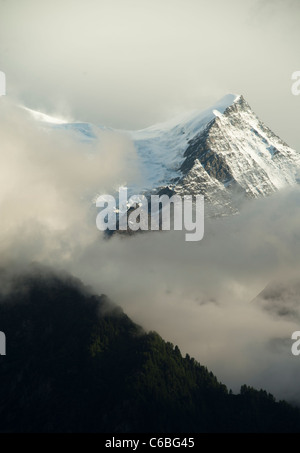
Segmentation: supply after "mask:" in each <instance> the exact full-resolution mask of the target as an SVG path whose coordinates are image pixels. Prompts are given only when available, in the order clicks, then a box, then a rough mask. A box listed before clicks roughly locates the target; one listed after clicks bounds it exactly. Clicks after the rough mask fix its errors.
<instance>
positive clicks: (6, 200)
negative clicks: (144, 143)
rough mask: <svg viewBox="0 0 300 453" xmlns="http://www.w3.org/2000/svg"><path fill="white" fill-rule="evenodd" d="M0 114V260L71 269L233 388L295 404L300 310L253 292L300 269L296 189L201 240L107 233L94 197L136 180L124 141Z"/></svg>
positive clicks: (13, 112) (4, 104)
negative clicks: (285, 311)
mask: <svg viewBox="0 0 300 453" xmlns="http://www.w3.org/2000/svg"><path fill="white" fill-rule="evenodd" d="M0 122H1V129H0V143H1V153H0V168H1V175H2V176H1V180H0V194H1V195H0V209H1V213H2V216H1V219H2V220H1V226H0V268H9V269H11V270H12V272H22V271H23V270H24V271H25V270H26V271H27V270H28V268H29V266H30V265H31V263H36V264H41V265H45V266H49V267H50V268H54V269H56V271H57V272H60V271H61V272H62V273H63V274H65V272H69V273H70V274H72V275H74V276H75V277H78V278H80V279H81V280H82V281H83V283H84V284H87V285H90V286H91V287H92V288H93V289H94V291H95V292H97V293H99V294H103V293H104V294H107V295H108V296H109V297H110V298H111V299H112V300H113V301H114V302H115V303H117V304H119V305H120V306H121V307H122V308H123V309H124V311H125V312H126V313H127V314H128V315H129V316H131V317H132V319H133V320H134V321H135V322H137V323H140V324H141V325H142V326H143V327H144V328H145V329H147V330H156V331H158V332H159V333H160V334H161V335H162V336H163V337H164V338H165V339H166V340H169V341H171V342H173V343H175V344H178V345H179V347H180V349H181V351H182V352H183V353H186V352H188V353H189V354H190V355H192V356H194V357H195V358H196V359H197V360H199V361H200V362H201V363H202V364H204V365H206V366H208V368H209V369H211V370H212V371H213V372H214V373H215V374H216V375H217V376H218V377H219V379H221V380H222V381H223V382H224V383H225V384H226V385H228V386H229V387H230V388H232V389H233V390H235V391H237V390H238V389H239V387H240V386H241V385H242V384H244V383H247V384H249V385H254V386H255V387H262V388H266V389H267V390H268V391H270V392H273V393H274V394H275V396H277V397H280V398H285V399H288V400H291V401H297V402H298V403H299V402H300V394H299V384H298V382H299V377H300V376H299V365H298V360H299V359H297V358H295V357H293V356H292V354H291V346H292V341H291V335H292V333H293V332H294V331H296V330H299V317H298V316H296V317H288V316H286V317H284V316H278V304H279V305H280V306H281V307H284V306H285V304H287V306H288V307H291V301H290V298H289V299H288V300H287V301H285V299H284V296H283V297H282V299H281V300H280V301H279V302H278V301H277V304H276V305H275V306H274V307H272V304H271V305H270V306H268V307H267V308H268V309H266V307H265V306H263V305H262V304H260V303H259V302H258V301H256V300H254V299H255V298H256V296H257V295H258V294H259V293H260V292H261V291H262V290H263V289H264V288H265V287H266V286H267V285H268V284H271V285H272V282H273V281H274V280H275V281H277V280H278V279H279V278H280V279H281V280H282V281H283V282H285V281H288V280H289V279H290V278H291V277H297V276H299V271H300V269H299V267H300V263H299V253H300V233H299V232H300V206H299V196H300V189H299V188H292V189H288V190H285V191H283V192H280V193H277V194H275V195H273V196H272V197H270V198H268V199H262V200H256V201H252V202H248V203H247V204H246V205H245V206H244V207H243V209H242V211H241V213H240V214H239V215H238V216H233V217H228V218H226V219H219V220H214V221H212V220H206V224H205V236H204V239H203V241H201V242H198V243H193V244H191V243H187V242H186V241H185V232H150V233H146V234H140V235H136V236H133V237H126V238H123V239H122V238H120V237H118V235H116V236H115V237H113V238H112V239H110V240H107V239H105V238H104V237H103V234H102V233H100V232H99V231H98V230H97V227H96V216H97V209H96V208H95V206H94V204H93V200H94V199H95V195H97V194H98V193H103V191H105V193H110V191H112V190H115V189H116V187H118V185H121V184H126V181H129V180H130V181H135V180H136V181H138V179H139V178H140V177H141V175H140V172H139V168H138V164H137V159H136V152H135V149H134V146H133V144H132V143H131V142H130V140H129V139H128V137H126V136H123V135H122V134H120V133H112V132H105V131H104V132H99V136H98V140H95V141H93V142H82V141H79V140H78V136H77V135H74V133H72V132H70V131H61V130H57V129H55V128H52V129H49V128H45V127H43V126H42V125H41V123H38V122H36V121H35V120H33V119H32V118H31V116H30V115H29V114H28V113H27V112H26V111H24V110H23V109H20V108H19V107H17V106H16V105H15V104H14V103H12V102H10V101H9V100H7V99H6V100H2V99H1V103H0ZM283 294H284V292H283ZM295 303H296V302H294V305H295Z"/></svg>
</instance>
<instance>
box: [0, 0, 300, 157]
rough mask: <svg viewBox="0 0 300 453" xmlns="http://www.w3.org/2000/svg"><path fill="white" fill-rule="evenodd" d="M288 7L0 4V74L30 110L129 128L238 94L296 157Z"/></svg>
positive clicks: (276, 3)
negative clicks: (230, 94) (293, 151)
mask: <svg viewBox="0 0 300 453" xmlns="http://www.w3.org/2000/svg"><path fill="white" fill-rule="evenodd" d="M299 13H300V2H299V0H271V1H270V0H243V1H240V0H227V1H224V0H215V1H214V2H212V1H211V0H163V1H162V0H151V1H150V0H85V1H82V0H81V1H79V0H52V1H51V2H49V1H48V0H47V1H46V0H9V1H8V0H0V69H1V70H3V71H5V72H6V74H7V79H8V87H7V88H8V95H10V96H13V97H18V98H19V99H21V101H22V102H25V103H26V104H27V105H28V106H30V107H32V108H38V109H42V110H45V111H46V112H48V113H53V112H54V113H55V112H59V113H63V114H68V115H71V116H72V117H73V118H75V119H80V120H84V121H91V122H95V123H101V124H105V125H110V126H114V127H119V128H133V129H136V128H140V127H143V126H147V125H151V124H152V123H155V122H159V121H161V120H164V119H167V118H169V117H170V116H172V115H173V114H176V113H178V112H180V111H182V110H189V109H194V108H197V109H203V108H205V107H207V106H210V105H211V104H212V103H213V102H214V101H215V100H217V99H218V98H221V97H222V96H223V95H225V94H226V93H228V92H234V93H239V94H240V93H241V94H244V96H245V97H246V98H247V100H248V102H249V103H250V105H252V107H253V108H254V110H255V111H256V112H257V113H258V115H259V116H260V117H261V118H262V119H263V120H264V121H265V122H266V123H267V124H268V125H270V127H271V128H272V129H274V131H275V132H276V133H278V134H279V135H280V136H282V138H283V139H285V140H286V141H287V142H288V143H289V144H290V145H291V146H294V147H297V148H298V149H300V138H299V133H298V131H297V129H298V118H299V112H300V97H294V96H292V94H291V83H292V82H291V75H292V73H293V72H294V71H296V70H300V61H299V47H298V46H299V41H300V28H299V17H300V14H299Z"/></svg>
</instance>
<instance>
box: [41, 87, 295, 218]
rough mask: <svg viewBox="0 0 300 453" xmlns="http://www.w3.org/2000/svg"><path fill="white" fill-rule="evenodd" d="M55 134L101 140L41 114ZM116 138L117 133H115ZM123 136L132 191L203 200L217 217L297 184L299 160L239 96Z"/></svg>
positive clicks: (87, 127) (84, 128)
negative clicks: (129, 145)
mask: <svg viewBox="0 0 300 453" xmlns="http://www.w3.org/2000/svg"><path fill="white" fill-rule="evenodd" d="M34 117H35V119H36V120H38V121H42V122H43V124H44V125H46V124H48V125H49V126H50V127H53V128H56V129H57V128H61V129H63V130H66V131H70V130H71V131H76V133H77V135H76V137H79V139H82V140H88V141H93V140H99V134H98V133H95V131H97V130H99V131H100V130H104V129H106V128H104V127H102V126H94V125H91V124H88V123H66V122H64V121H62V120H57V119H53V118H52V117H48V116H46V115H43V114H41V113H39V112H34ZM118 132H120V131H118ZM121 132H122V133H125V134H127V135H128V136H129V137H130V138H131V139H132V141H133V142H134V145H135V147H136V150H137V156H138V160H139V167H140V171H141V176H142V178H141V179H142V181H143V183H142V186H141V187H132V189H133V190H134V191H136V190H138V191H139V192H135V193H140V192H145V193H150V192H152V193H153V192H158V193H164V191H165V192H167V193H170V192H173V193H179V194H203V195H205V197H206V200H207V202H208V203H209V204H210V205H211V206H213V211H214V212H216V213H217V214H219V215H222V214H227V213H228V212H233V211H235V209H236V208H235V199H236V198H237V197H236V194H238V198H239V199H240V198H247V197H252V198H256V197H260V196H267V195H269V194H271V193H273V192H275V191H277V190H280V189H282V188H284V187H286V186H290V185H294V184H297V183H298V182H299V179H300V178H299V174H300V155H299V153H298V152H296V151H295V150H293V149H291V148H290V147H289V146H288V145H287V144H286V143H285V142H283V141H282V140H281V139H280V138H279V137H278V136H276V135H275V134H274V133H273V132H272V131H271V130H270V129H269V128H268V127H267V126H266V125H265V124H264V123H263V122H262V121H261V120H260V119H259V118H258V117H257V115H256V114H255V113H254V112H253V111H252V109H251V107H250V105H249V104H248V102H247V101H246V100H245V98H244V97H243V96H241V95H234V94H228V95H226V96H225V97H223V98H222V99H221V100H220V101H218V102H217V103H216V104H215V105H213V106H212V107H211V108H209V109H207V110H205V111H201V112H200V111H193V112H189V113H187V114H184V115H181V116H180V117H176V118H174V119H173V120H171V121H167V122H165V123H161V124H156V125H154V126H151V127H148V128H145V129H142V130H137V131H121Z"/></svg>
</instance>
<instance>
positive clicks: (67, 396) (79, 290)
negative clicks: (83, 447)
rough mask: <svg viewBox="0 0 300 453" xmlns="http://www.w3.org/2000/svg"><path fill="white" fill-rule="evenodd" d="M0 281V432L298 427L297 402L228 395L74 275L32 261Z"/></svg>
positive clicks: (191, 362) (251, 393)
mask: <svg viewBox="0 0 300 453" xmlns="http://www.w3.org/2000/svg"><path fill="white" fill-rule="evenodd" d="M0 280H1V288H2V289H4V291H3V294H2V296H1V301H0V302H1V303H0V330H2V331H4V332H5V333H6V336H7V356H6V357H1V356H0V382H1V386H0V431H1V432H111V433H129V432H155V433H156V432H157V433H167V432H173V433H174V432H178V433H180V432H183V433H188V432H191V433H193V432H299V430H300V413H299V411H298V410H297V409H293V408H292V407H291V406H289V405H287V404H286V403H276V402H275V400H274V398H273V397H272V396H271V395H268V394H267V393H266V392H263V391H260V392H257V391H255V390H254V389H251V388H248V387H246V386H243V387H242V390H241V394H240V395H232V394H231V393H228V391H227V389H226V387H225V386H224V385H222V384H221V383H219V382H218V380H217V379H216V378H215V376H214V375H213V374H212V373H210V372H209V371H208V370H207V369H206V368H205V367H203V366H200V365H199V364H198V363H197V362H196V361H195V360H193V359H191V358H190V357H189V356H186V357H185V358H183V357H182V356H181V353H180V351H179V349H178V348H177V347H175V348H174V346H173V345H172V344H170V343H166V342H164V341H163V340H162V339H161V338H160V337H159V335H157V334H155V333H150V334H146V333H145V332H144V331H143V330H142V329H141V328H140V327H138V326H137V325H135V324H134V323H133V322H132V321H131V320H130V319H129V318H128V317H127V316H126V315H124V314H123V312H122V311H121V310H120V309H118V308H117V307H115V306H113V305H112V304H111V303H110V302H109V301H108V300H107V298H105V297H104V296H101V297H98V296H93V295H92V294H91V293H90V291H89V290H87V288H85V287H83V286H82V285H81V284H80V282H78V281H76V280H74V279H71V278H70V277H68V276H64V277H60V278H59V277H57V275H55V274H54V273H52V272H49V271H47V272H45V271H44V270H40V269H35V270H34V271H33V272H32V271H31V272H30V273H27V275H21V276H17V277H14V278H13V279H12V280H9V279H8V278H7V275H6V274H5V272H3V271H2V272H1V275H0ZM8 288H10V290H9V289H8Z"/></svg>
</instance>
